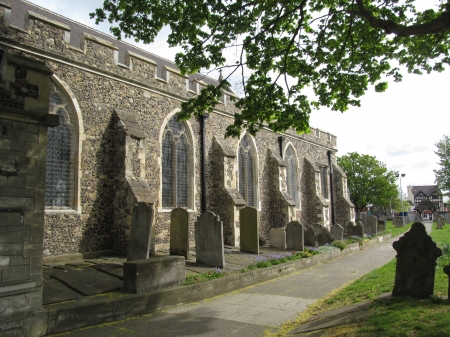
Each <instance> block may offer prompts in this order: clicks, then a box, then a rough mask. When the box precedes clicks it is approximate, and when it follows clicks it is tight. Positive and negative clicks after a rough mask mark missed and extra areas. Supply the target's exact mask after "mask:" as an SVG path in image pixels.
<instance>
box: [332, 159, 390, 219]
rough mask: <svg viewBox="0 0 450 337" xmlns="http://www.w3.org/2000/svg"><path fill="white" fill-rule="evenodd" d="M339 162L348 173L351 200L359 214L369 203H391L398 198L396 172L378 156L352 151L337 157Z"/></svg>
mask: <svg viewBox="0 0 450 337" xmlns="http://www.w3.org/2000/svg"><path fill="white" fill-rule="evenodd" d="M337 161H338V164H339V166H340V167H342V169H343V170H344V172H345V173H346V174H347V184H348V189H349V191H350V200H351V201H352V202H353V204H354V205H355V209H356V212H357V215H358V217H359V213H360V212H361V210H362V209H363V208H364V207H366V206H368V205H371V204H373V205H381V206H383V205H389V202H390V200H394V199H398V189H397V185H396V180H397V179H396V177H395V172H394V171H390V170H388V169H387V168H386V165H385V164H384V163H382V162H381V161H379V160H377V158H375V157H373V156H369V155H367V154H363V155H361V154H359V153H357V152H351V153H349V154H347V155H344V156H342V157H338V158H337Z"/></svg>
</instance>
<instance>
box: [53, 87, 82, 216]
mask: <svg viewBox="0 0 450 337" xmlns="http://www.w3.org/2000/svg"><path fill="white" fill-rule="evenodd" d="M49 103H50V104H49V106H50V108H49V113H50V114H54V115H58V116H59V125H58V126H57V127H54V128H49V129H48V133H47V137H48V140H47V170H46V177H45V208H46V209H48V210H67V209H74V208H75V205H74V200H75V179H76V174H75V160H76V153H77V151H76V149H77V146H78V145H77V135H78V132H77V131H78V130H77V127H76V125H77V124H76V123H75V122H74V121H75V117H74V115H73V110H72V107H71V105H70V104H69V101H68V100H67V98H66V97H65V95H64V93H63V92H62V91H60V90H59V88H58V87H57V86H56V85H55V84H54V83H53V82H51V85H50V102H49Z"/></svg>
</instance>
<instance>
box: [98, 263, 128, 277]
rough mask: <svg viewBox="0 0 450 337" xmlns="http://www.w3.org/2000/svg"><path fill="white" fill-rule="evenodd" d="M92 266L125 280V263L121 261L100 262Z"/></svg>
mask: <svg viewBox="0 0 450 337" xmlns="http://www.w3.org/2000/svg"><path fill="white" fill-rule="evenodd" d="M92 268H94V269H97V270H99V271H102V272H104V273H106V274H109V275H112V276H116V277H118V278H120V279H121V280H123V265H122V264H121V263H100V264H96V265H94V266H92Z"/></svg>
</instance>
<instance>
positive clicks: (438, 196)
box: [408, 185, 444, 211]
mask: <svg viewBox="0 0 450 337" xmlns="http://www.w3.org/2000/svg"><path fill="white" fill-rule="evenodd" d="M424 200H428V201H431V202H432V203H433V204H434V206H435V208H436V209H437V210H440V211H443V210H444V201H443V199H442V193H441V190H440V189H439V187H438V185H427V186H408V201H410V202H412V203H413V204H414V207H417V206H418V205H419V203H420V202H422V201H424Z"/></svg>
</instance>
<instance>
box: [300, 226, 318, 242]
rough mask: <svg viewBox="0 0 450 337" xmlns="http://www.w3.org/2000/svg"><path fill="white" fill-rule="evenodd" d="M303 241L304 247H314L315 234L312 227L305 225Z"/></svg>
mask: <svg viewBox="0 0 450 337" xmlns="http://www.w3.org/2000/svg"><path fill="white" fill-rule="evenodd" d="M303 239H304V241H303V242H304V244H305V246H313V247H315V246H316V232H315V231H314V227H313V226H311V225H305V227H304V235H303Z"/></svg>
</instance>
